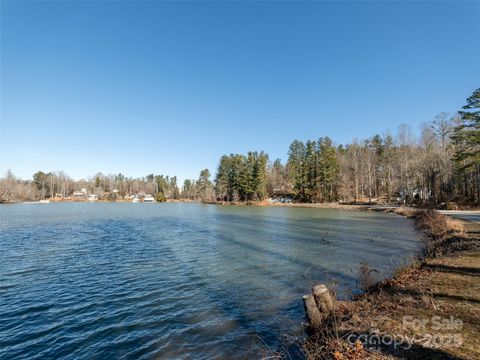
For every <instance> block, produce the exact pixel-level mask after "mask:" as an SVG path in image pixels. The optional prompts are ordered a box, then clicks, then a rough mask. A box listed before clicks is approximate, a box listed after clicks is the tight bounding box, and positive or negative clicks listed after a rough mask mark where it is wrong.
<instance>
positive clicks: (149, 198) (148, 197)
mask: <svg viewBox="0 0 480 360" xmlns="http://www.w3.org/2000/svg"><path fill="white" fill-rule="evenodd" d="M143 202H144V203H154V202H155V198H154V197H153V196H152V195H150V194H146V195H145V197H144V198H143Z"/></svg>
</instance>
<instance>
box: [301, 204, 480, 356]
mask: <svg viewBox="0 0 480 360" xmlns="http://www.w3.org/2000/svg"><path fill="white" fill-rule="evenodd" d="M400 212H401V213H402V215H404V216H411V217H415V218H416V220H417V225H418V227H419V228H420V229H421V230H422V231H423V232H424V233H425V234H426V243H427V248H428V249H429V251H428V252H427V254H426V257H425V258H424V259H423V260H421V259H419V258H418V257H417V258H412V259H411V261H408V262H405V263H404V264H403V265H402V266H400V267H398V268H397V270H396V271H395V276H394V277H393V278H392V279H387V280H385V281H384V282H382V283H380V284H377V285H375V286H374V287H372V288H371V289H369V292H368V293H367V294H365V295H363V296H361V297H359V298H357V299H356V300H355V301H344V302H340V301H338V302H337V303H336V306H335V312H334V315H333V316H332V320H331V321H330V322H329V323H328V326H329V327H330V328H329V329H328V330H327V329H321V330H320V331H318V332H316V333H315V334H313V335H312V336H311V337H310V338H309V339H308V340H307V341H306V342H305V345H304V349H305V354H306V357H307V359H398V358H408V359H423V358H425V359H427V358H428V359H451V358H459V359H480V345H479V344H480V281H479V278H478V276H480V246H479V243H480V239H479V235H478V234H480V227H479V226H478V225H476V224H474V223H466V222H463V221H460V220H455V219H451V218H449V217H447V216H444V215H441V214H439V213H438V212H436V211H433V210H427V211H418V210H413V209H408V210H407V209H404V210H401V211H400ZM445 254H448V255H445ZM364 270H365V271H364V272H365V273H366V274H368V273H369V269H368V268H366V267H365V269H364ZM405 316H408V317H413V318H415V319H421V320H425V319H427V320H428V319H432V318H433V317H435V316H438V317H441V318H442V319H446V318H450V317H451V316H453V317H455V318H456V319H461V320H462V322H463V326H462V328H461V329H460V330H458V331H457V332H458V333H459V334H460V336H461V338H462V339H463V343H462V344H461V346H460V347H449V346H440V347H433V348H432V347H431V346H430V345H428V344H425V342H424V339H422V338H415V339H414V340H412V341H411V348H409V349H392V348H382V349H381V352H374V351H371V349H369V348H364V347H363V346H361V351H359V350H360V349H358V350H356V349H355V344H352V343H351V341H347V337H348V336H349V335H351V334H358V335H359V336H364V335H367V336H368V335H371V334H372V333H374V334H376V333H377V332H378V333H380V334H389V335H391V336H393V337H394V338H395V339H396V340H399V341H403V340H404V339H405V338H407V339H408V337H409V336H410V337H411V336H412V335H419V333H418V331H416V330H412V329H406V328H405V326H404V325H403V323H402V321H403V319H404V317H405ZM442 331H443V330H442ZM425 332H428V333H432V334H436V335H438V334H440V335H442V334H443V335H446V336H449V334H450V333H452V331H448V330H447V331H444V332H443V333H442V332H441V331H440V333H439V331H438V330H436V329H434V328H432V327H431V326H427V328H426V329H425ZM420 335H421V334H420ZM359 345H362V344H359ZM377 350H378V349H377Z"/></svg>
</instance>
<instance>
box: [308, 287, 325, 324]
mask: <svg viewBox="0 0 480 360" xmlns="http://www.w3.org/2000/svg"><path fill="white" fill-rule="evenodd" d="M303 306H304V307H305V314H306V315H307V319H308V322H309V324H310V326H312V327H317V326H320V324H321V323H322V321H323V317H322V314H320V310H318V306H317V303H316V302H315V298H314V296H313V295H312V294H308V295H304V296H303Z"/></svg>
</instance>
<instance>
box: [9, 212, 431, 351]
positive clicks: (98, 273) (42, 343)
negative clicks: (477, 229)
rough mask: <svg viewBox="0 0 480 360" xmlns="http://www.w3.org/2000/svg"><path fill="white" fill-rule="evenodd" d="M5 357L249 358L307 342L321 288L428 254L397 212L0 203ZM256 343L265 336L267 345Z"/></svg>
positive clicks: (349, 283)
mask: <svg viewBox="0 0 480 360" xmlns="http://www.w3.org/2000/svg"><path fill="white" fill-rule="evenodd" d="M0 217H1V222H0V224H1V238H0V250H1V254H0V256H1V258H0V261H1V266H0V275H1V283H0V296H1V297H0V326H1V328H0V349H1V353H0V357H1V359H2V360H7V359H13V358H28V359H47V358H50V359H52V358H62V359H92V358H97V359H107V358H119V359H120V358H121V359H159V358H165V359H171V358H181V359H183V358H195V359H197V358H199V359H211V358H229V359H232V358H245V357H246V356H248V355H249V354H250V356H251V357H255V355H256V354H257V353H256V352H255V350H250V349H251V348H252V347H253V348H254V349H255V344H258V343H262V344H263V345H262V346H265V347H266V346H268V347H270V348H271V349H276V348H278V347H279V346H281V345H282V344H285V343H288V342H289V341H290V340H289V339H291V337H294V336H300V337H301V336H302V335H303V329H302V321H304V312H303V304H302V295H303V294H305V293H307V292H308V291H309V289H310V288H311V286H312V284H313V283H314V282H331V281H333V280H334V281H335V282H336V283H337V284H338V287H339V289H354V288H355V286H356V282H357V274H358V266H359V264H360V263H361V262H364V261H366V262H368V263H369V264H370V265H371V266H372V267H375V268H377V269H380V270H381V271H382V274H384V275H389V273H390V272H391V271H392V269H393V268H394V266H395V264H398V263H399V262H400V261H402V259H405V258H406V257H407V256H408V255H409V254H411V253H413V252H415V251H416V250H418V249H420V248H421V246H422V243H421V240H420V236H419V235H418V234H417V233H416V231H415V230H414V227H413V223H412V221H411V220H408V219H406V218H403V217H400V216H398V215H394V214H383V213H367V212H350V211H340V210H326V209H311V208H305V209H301V208H285V207H235V206H215V205H201V204H181V203H180V204H130V203H117V204H115V203H59V204H54V203H51V204H18V205H3V206H0ZM260 339H261V340H260Z"/></svg>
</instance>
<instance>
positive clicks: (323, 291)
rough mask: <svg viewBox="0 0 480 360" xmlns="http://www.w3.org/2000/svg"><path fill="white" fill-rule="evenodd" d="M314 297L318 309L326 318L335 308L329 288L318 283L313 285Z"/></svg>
mask: <svg viewBox="0 0 480 360" xmlns="http://www.w3.org/2000/svg"><path fill="white" fill-rule="evenodd" d="M313 297H314V299H315V302H316V303H317V306H318V310H319V311H320V313H321V314H322V316H323V318H324V319H326V318H327V317H328V316H329V315H330V313H331V312H332V310H333V300H332V296H331V295H330V292H329V291H328V288H327V287H326V286H325V285H323V284H320V285H316V286H314V287H313Z"/></svg>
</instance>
